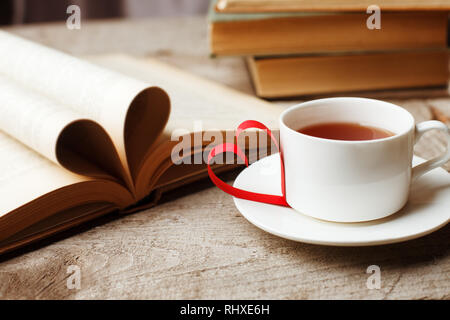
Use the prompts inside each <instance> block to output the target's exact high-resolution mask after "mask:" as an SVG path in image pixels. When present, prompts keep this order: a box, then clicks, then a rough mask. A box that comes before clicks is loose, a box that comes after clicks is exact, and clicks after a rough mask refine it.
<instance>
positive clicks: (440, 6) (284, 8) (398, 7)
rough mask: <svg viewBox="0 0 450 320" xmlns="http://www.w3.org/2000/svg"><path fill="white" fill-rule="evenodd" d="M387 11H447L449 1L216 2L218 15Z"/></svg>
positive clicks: (276, 0) (293, 0)
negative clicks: (379, 9) (374, 8)
mask: <svg viewBox="0 0 450 320" xmlns="http://www.w3.org/2000/svg"><path fill="white" fill-rule="evenodd" d="M374 4H376V5H378V6H379V7H380V8H381V10H386V11H415V10H424V11H433V10H434V11H442V10H450V1H449V0H378V1H373V0H218V2H217V5H216V10H217V11H221V12H300V11H322V12H324V11H329V12H333V11H360V12H362V11H364V12H365V11H366V9H367V7H368V6H370V5H374Z"/></svg>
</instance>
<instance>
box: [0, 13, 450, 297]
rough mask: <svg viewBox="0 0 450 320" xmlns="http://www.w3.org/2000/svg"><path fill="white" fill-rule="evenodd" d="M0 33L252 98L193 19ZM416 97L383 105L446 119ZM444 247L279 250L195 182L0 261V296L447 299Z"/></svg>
mask: <svg viewBox="0 0 450 320" xmlns="http://www.w3.org/2000/svg"><path fill="white" fill-rule="evenodd" d="M9 30H10V31H12V32H14V33H16V34H18V35H22V36H24V37H26V38H29V39H32V40H35V41H38V42H41V43H44V44H47V45H49V46H52V47H55V48H57V49H60V50H64V51H66V52H70V53H73V54H76V55H91V54H100V53H111V52H126V53H129V54H134V55H138V56H154V57H158V58H160V59H162V60H164V61H166V62H168V63H171V64H174V65H177V66H179V67H181V68H183V69H185V70H188V71H191V72H193V73H196V74H198V75H202V76H205V77H207V78H210V79H213V80H215V81H219V82H222V83H224V84H226V85H229V86H231V87H233V88H236V89H238V90H241V91H244V92H248V93H250V94H251V93H252V88H251V85H250V81H249V78H248V75H247V72H246V68H245V66H244V63H243V61H242V60H241V59H240V58H223V59H210V58H209V57H208V48H207V40H206V39H207V24H206V19H205V18H204V17H189V18H170V19H151V20H137V21H127V20H111V21H101V22H91V23H84V24H83V25H82V29H81V30H80V31H69V30H67V29H66V28H65V24H63V23H58V24H47V25H32V26H26V27H14V28H11V29H9ZM417 95H419V96H421V95H422V96H423V93H422V94H421V93H419V94H417V93H414V94H413V93H412V92H410V93H408V92H406V93H400V94H397V96H396V97H394V99H390V100H392V101H395V102H396V103H398V104H400V105H402V106H404V107H405V108H407V109H408V110H410V111H411V112H412V113H413V114H414V116H415V117H416V120H418V121H422V120H428V119H432V118H435V117H442V116H444V117H445V116H447V117H448V116H449V115H450V99H449V98H446V97H443V98H436V97H433V98H430V97H422V98H417V97H416V98H411V97H413V96H417ZM292 103H293V102H283V104H286V105H289V104H292ZM430 107H433V109H434V112H433V111H432V108H430ZM444 146H445V142H444V140H443V137H442V136H441V135H439V134H437V133H429V134H427V136H426V137H424V138H423V140H422V141H421V142H420V143H419V144H418V146H417V148H416V153H417V154H418V155H420V156H422V157H425V158H429V157H432V156H433V155H436V154H437V153H439V152H441V151H442V150H443V149H444ZM446 169H447V170H449V169H450V165H449V164H447V166H446ZM229 178H230V179H232V175H230V176H229ZM193 190H194V191H195V192H192V191H193ZM449 210H450V208H449ZM449 239H450V227H449V226H447V227H445V228H443V229H441V230H439V231H437V232H435V233H433V234H431V235H428V236H426V237H423V238H420V239H417V240H413V241H409V242H405V243H399V244H393V245H387V246H376V247H360V248H357V247H355V248H339V247H326V246H317V245H309V244H303V243H297V242H293V241H288V240H284V239H280V238H278V237H275V236H272V235H270V234H268V233H265V232H263V231H261V230H259V229H257V228H256V227H254V226H253V225H251V224H250V223H248V222H247V221H246V220H245V219H244V218H243V217H242V216H241V215H240V214H239V212H238V211H237V210H236V208H235V207H234V204H233V201H232V199H231V197H230V196H228V195H226V194H224V193H223V192H221V191H220V190H218V189H217V188H214V187H212V185H211V183H210V182H209V181H202V182H198V183H196V184H195V185H194V186H189V187H185V188H182V189H180V190H177V191H175V192H173V193H171V194H168V195H166V196H165V201H164V202H163V203H162V204H160V205H159V206H157V207H155V208H153V209H150V210H146V211H143V212H139V213H136V214H133V215H129V216H125V217H121V218H117V217H104V218H101V219H100V220H96V221H95V222H92V223H89V224H88V225H85V226H82V227H79V228H76V229H75V230H71V231H69V232H65V233H63V234H61V235H58V236H56V237H53V238H52V239H50V240H48V241H44V242H41V243H39V244H37V245H33V246H31V247H30V248H28V249H26V250H21V251H19V252H16V253H13V254H8V255H6V256H3V257H0V259H1V260H0V298H4V299H13V298H29V299H46V298H51V299H92V298H99V299H111V298H115V299H122V298H129V299H141V298H145V299H173V298H177V299H198V298H201V299H229V298H233V299H238V298H243V299H247V298H250V299H251V298H261V299H306V298H309V299H318V298H320V299H323V298H327V299H340V298H350V299H361V298H362V299H402V298H405V299H410V298H414V299H449V298H450V254H449ZM55 240H57V241H55ZM69 265H77V266H79V267H80V270H81V289H79V290H77V289H68V288H67V286H66V279H67V277H68V276H69V275H70V274H68V273H67V267H68V266H69ZM369 265H378V266H380V268H381V281H382V282H381V288H380V289H379V290H376V289H375V290H369V289H368V288H367V287H366V281H367V278H368V276H369V275H368V274H367V273H366V269H367V267H368V266H369Z"/></svg>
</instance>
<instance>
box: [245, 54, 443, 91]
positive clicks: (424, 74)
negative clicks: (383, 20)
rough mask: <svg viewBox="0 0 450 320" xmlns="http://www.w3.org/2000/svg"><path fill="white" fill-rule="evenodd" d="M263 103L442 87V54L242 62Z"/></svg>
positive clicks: (269, 59)
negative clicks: (350, 93)
mask: <svg viewBox="0 0 450 320" xmlns="http://www.w3.org/2000/svg"><path fill="white" fill-rule="evenodd" d="M248 66H249V69H250V73H251V76H252V79H253V83H254V87H255V90H256V93H257V95H258V96H260V97H264V98H279V97H293V96H301V95H316V94H327V93H338V92H352V91H367V90H384V89H398V88H418V87H435V86H446V85H447V81H448V54H447V51H446V50H427V51H414V52H411V51H405V52H385V53H364V54H342V55H321V56H294V57H278V58H254V57H251V58H248Z"/></svg>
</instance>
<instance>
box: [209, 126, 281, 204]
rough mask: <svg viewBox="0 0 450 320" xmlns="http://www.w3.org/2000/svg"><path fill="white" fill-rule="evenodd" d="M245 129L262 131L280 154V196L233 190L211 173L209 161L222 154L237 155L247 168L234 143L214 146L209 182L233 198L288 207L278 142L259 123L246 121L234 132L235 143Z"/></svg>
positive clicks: (238, 148) (246, 163)
mask: <svg viewBox="0 0 450 320" xmlns="http://www.w3.org/2000/svg"><path fill="white" fill-rule="evenodd" d="M247 129H260V130H264V131H265V132H266V133H267V134H268V135H269V136H270V138H271V139H272V141H273V142H274V144H275V146H276V147H277V150H278V152H279V153H280V162H281V163H280V166H281V194H282V195H281V196H277V195H273V194H264V193H257V192H251V191H247V190H243V189H239V188H235V187H233V186H230V185H229V184H227V183H225V182H224V181H222V180H220V179H219V178H218V177H217V176H216V175H215V174H214V172H213V171H212V169H211V166H210V163H211V160H212V159H213V158H214V157H215V156H216V155H219V154H221V153H224V152H233V153H234V154H235V155H237V156H238V157H239V158H241V159H242V160H243V161H244V162H245V165H246V166H248V160H247V157H246V156H245V154H244V152H242V150H241V148H240V147H239V146H238V145H236V144H234V143H223V144H219V145H217V146H215V147H214V148H212V149H211V151H210V152H209V155H208V163H207V165H208V174H209V177H210V179H211V181H212V182H213V183H214V184H215V185H216V186H217V187H218V188H219V189H221V190H222V191H225V192H226V193H228V194H230V195H232V196H233V197H236V198H240V199H245V200H251V201H256V202H264V203H269V204H276V205H279V206H285V207H289V204H288V203H287V202H286V190H285V183H284V163H283V155H282V153H281V152H280V148H279V146H278V142H277V140H276V139H275V137H274V136H273V134H272V132H271V131H270V130H269V128H267V127H266V126H265V125H264V124H262V123H261V122H258V121H255V120H247V121H244V122H242V123H241V124H240V125H239V126H238V128H237V130H236V141H238V138H239V135H240V134H241V132H242V131H244V130H247Z"/></svg>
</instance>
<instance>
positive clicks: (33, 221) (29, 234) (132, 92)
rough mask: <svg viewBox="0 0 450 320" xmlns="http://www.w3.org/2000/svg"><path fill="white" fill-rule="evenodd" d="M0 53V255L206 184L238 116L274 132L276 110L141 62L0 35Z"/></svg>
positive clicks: (251, 149)
mask: <svg viewBox="0 0 450 320" xmlns="http://www.w3.org/2000/svg"><path fill="white" fill-rule="evenodd" d="M0 53H1V56H2V58H1V59H0V70H1V71H0V86H1V88H2V89H1V90H0V113H1V115H2V116H1V117H0V150H1V155H2V157H1V158H0V166H1V168H2V171H1V174H0V191H1V195H2V197H1V200H0V253H2V252H6V251H8V250H12V249H14V248H17V247H19V246H22V245H25V244H27V243H29V242H32V241H35V240H37V239H41V238H43V237H47V236H49V235H51V234H54V233H55V232H58V231H61V230H64V229H67V228H70V227H72V226H74V225H77V224H80V223H83V222H84V221H87V220H91V219H93V218H95V217H98V216H100V215H103V214H107V213H113V212H115V213H123V212H125V213H128V212H133V211H136V210H139V209H142V208H147V207H150V206H153V205H155V204H156V203H157V201H158V199H159V197H160V195H161V193H163V192H166V191H168V190H171V189H173V188H178V187H180V186H182V185H185V184H187V183H190V182H192V181H195V180H198V179H200V178H205V177H207V172H206V165H205V162H204V159H205V155H207V154H208V150H210V148H211V147H212V145H215V144H217V143H219V142H220V140H222V141H223V142H225V141H227V142H232V141H234V130H235V129H236V127H237V125H238V124H239V123H240V122H241V121H242V120H244V119H251V118H254V117H255V116H258V119H260V120H261V121H263V122H264V123H266V124H267V125H268V126H269V127H271V128H274V129H276V127H277V122H278V120H277V119H278V116H279V114H280V113H281V112H282V109H283V108H282V107H280V106H276V105H272V104H270V103H267V102H265V101H262V100H260V99H257V98H255V97H252V96H249V95H246V94H243V93H240V92H237V91H235V90H232V89H230V88H227V87H225V86H222V85H219V84H216V83H214V82H211V81H208V80H204V79H201V78H199V77H196V76H194V75H191V74H188V73H186V72H183V71H181V70H179V69H177V68H174V67H171V66H168V65H166V64H163V63H160V62H158V61H156V60H152V59H142V60H137V59H133V58H130V57H126V56H120V55H119V56H117V55H112V56H101V57H90V58H89V60H90V62H88V61H85V60H81V59H78V58H75V57H71V56H69V55H66V54H64V53H61V52H58V51H56V50H52V49H49V48H46V47H43V46H41V45H38V44H35V43H33V42H30V41H27V40H24V39H21V38H18V37H16V36H13V35H10V34H8V33H5V32H1V31H0ZM242 106H245V108H242ZM227 133H228V135H227ZM248 133H249V134H250V135H251V134H252V132H248ZM253 133H254V132H253ZM243 138H244V139H245V137H243ZM247 138H252V136H250V137H247ZM258 138H259V137H258V136H256V139H258ZM254 141H255V140H254ZM180 143H181V144H180ZM265 143H267V140H266V141H265V142H264V140H260V141H258V144H257V145H255V144H254V145H247V150H248V151H249V152H250V153H251V152H253V154H254V152H255V151H256V150H257V149H258V148H259V147H261V146H263V147H265ZM242 146H245V145H242ZM261 150H262V149H261ZM264 150H265V148H264ZM214 167H215V168H216V169H215V170H216V171H217V172H219V171H221V170H226V169H229V168H233V166H228V165H226V164H220V163H216V164H214ZM234 167H235V166H234Z"/></svg>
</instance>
